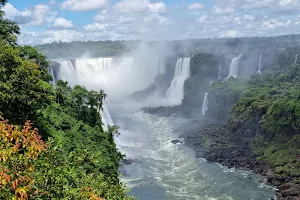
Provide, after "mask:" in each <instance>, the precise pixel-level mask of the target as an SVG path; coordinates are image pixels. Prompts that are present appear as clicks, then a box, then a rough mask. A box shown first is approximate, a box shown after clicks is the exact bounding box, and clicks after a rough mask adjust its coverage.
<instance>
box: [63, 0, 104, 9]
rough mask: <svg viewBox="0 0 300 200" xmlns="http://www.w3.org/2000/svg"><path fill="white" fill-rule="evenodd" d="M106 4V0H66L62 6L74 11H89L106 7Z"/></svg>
mask: <svg viewBox="0 0 300 200" xmlns="http://www.w3.org/2000/svg"><path fill="white" fill-rule="evenodd" d="M106 5H107V1H106V0H64V1H63V2H62V4H61V8H62V9H66V10H72V11H87V10H95V9H100V8H104V7H105V6H106Z"/></svg>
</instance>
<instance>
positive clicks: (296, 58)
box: [295, 55, 298, 64]
mask: <svg viewBox="0 0 300 200" xmlns="http://www.w3.org/2000/svg"><path fill="white" fill-rule="evenodd" d="M297 62H298V55H296V56H295V64H297Z"/></svg>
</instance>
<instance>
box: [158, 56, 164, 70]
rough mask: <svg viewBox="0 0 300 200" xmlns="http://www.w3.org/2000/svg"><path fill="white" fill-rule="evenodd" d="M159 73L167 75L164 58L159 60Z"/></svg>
mask: <svg viewBox="0 0 300 200" xmlns="http://www.w3.org/2000/svg"><path fill="white" fill-rule="evenodd" d="M158 67H159V70H158V71H159V73H160V74H164V73H165V58H164V57H160V58H159V65H158Z"/></svg>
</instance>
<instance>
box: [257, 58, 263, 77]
mask: <svg viewBox="0 0 300 200" xmlns="http://www.w3.org/2000/svg"><path fill="white" fill-rule="evenodd" d="M261 59H262V54H260V56H259V61H258V70H257V73H258V74H261Z"/></svg>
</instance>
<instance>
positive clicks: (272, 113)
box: [209, 50, 300, 180]
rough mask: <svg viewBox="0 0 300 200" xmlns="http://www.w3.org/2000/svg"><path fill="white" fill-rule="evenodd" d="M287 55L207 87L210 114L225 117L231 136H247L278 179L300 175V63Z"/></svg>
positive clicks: (253, 147)
mask: <svg viewBox="0 0 300 200" xmlns="http://www.w3.org/2000/svg"><path fill="white" fill-rule="evenodd" d="M291 54H292V53H290V52H289V50H287V53H282V54H281V55H279V56H278V58H277V62H276V63H277V64H275V65H273V66H269V67H267V68H266V69H265V70H264V72H263V74H255V75H252V76H251V78H250V79H249V80H243V79H239V78H238V79H229V80H227V81H225V82H215V83H213V84H212V86H211V87H210V109H211V111H209V113H210V114H211V115H212V116H213V117H215V118H217V119H222V120H227V118H228V117H229V119H228V124H229V127H230V129H231V132H232V136H231V137H233V138H234V136H235V137H236V138H240V139H243V138H244V140H248V139H249V137H252V142H251V148H252V151H253V152H254V153H255V154H256V155H257V159H258V160H259V161H261V162H263V163H267V164H269V165H270V166H271V167H273V168H274V169H275V171H276V172H277V173H276V178H278V179H283V180H284V179H285V178H287V177H293V178H295V177H298V176H299V175H300V159H299V156H300V146H299V140H300V136H299V130H300V121H299V119H300V90H299V88H300V78H299V77H300V65H298V64H293V61H290V60H291V59H292V60H294V58H293V57H292V56H291ZM288 58H290V59H288ZM214 111H215V112H214ZM240 139H239V141H240Z"/></svg>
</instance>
